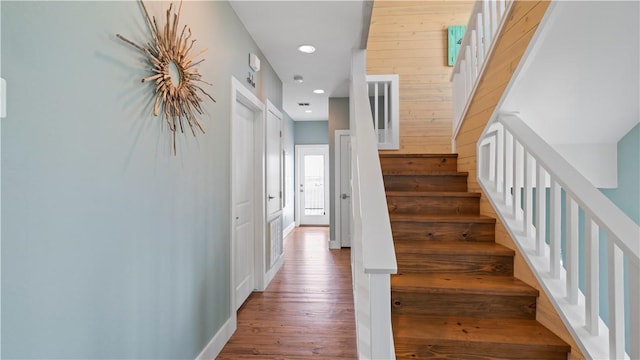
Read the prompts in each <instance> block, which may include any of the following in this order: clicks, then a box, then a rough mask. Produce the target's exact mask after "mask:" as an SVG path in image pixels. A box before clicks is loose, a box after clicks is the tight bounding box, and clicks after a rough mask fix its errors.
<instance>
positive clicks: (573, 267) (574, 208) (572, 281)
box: [565, 194, 578, 305]
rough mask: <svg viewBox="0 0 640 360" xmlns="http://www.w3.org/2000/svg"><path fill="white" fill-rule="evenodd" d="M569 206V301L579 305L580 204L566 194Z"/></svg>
mask: <svg viewBox="0 0 640 360" xmlns="http://www.w3.org/2000/svg"><path fill="white" fill-rule="evenodd" d="M565 201H566V204H567V225H566V227H567V254H566V260H567V266H566V268H565V270H566V271H567V301H568V302H569V304H571V305H575V304H577V303H578V204H576V202H575V201H573V199H572V198H571V196H570V195H569V194H566V196H565Z"/></svg>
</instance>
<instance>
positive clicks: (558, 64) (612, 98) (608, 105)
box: [501, 1, 640, 144]
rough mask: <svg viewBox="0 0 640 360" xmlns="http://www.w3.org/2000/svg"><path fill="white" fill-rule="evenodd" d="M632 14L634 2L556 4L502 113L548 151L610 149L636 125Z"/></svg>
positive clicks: (639, 46)
mask: <svg viewBox="0 0 640 360" xmlns="http://www.w3.org/2000/svg"><path fill="white" fill-rule="evenodd" d="M552 6H553V4H552ZM639 14H640V3H639V2H638V1H627V2H624V1H622V2H613V1H557V2H556V3H555V8H553V12H552V13H551V17H550V18H549V19H548V21H549V23H548V24H547V25H546V26H545V27H544V28H543V32H542V33H541V34H540V37H539V39H538V41H536V43H535V45H534V48H533V50H532V51H531V53H530V55H529V56H528V57H527V59H526V63H525V65H524V66H523V68H522V70H521V71H520V73H519V74H518V75H517V79H516V81H515V83H514V85H513V87H512V88H511V91H510V92H509V95H508V96H507V97H506V98H505V101H504V103H503V105H502V107H501V110H504V111H519V112H520V113H521V114H522V118H523V120H524V121H525V122H527V123H528V124H529V125H530V126H531V128H532V129H533V130H535V131H536V132H537V133H538V134H540V136H542V137H543V138H544V139H545V140H546V141H548V142H549V143H551V144H587V143H592V144H594V143H617V142H618V140H620V138H621V137H622V136H624V135H625V134H626V133H627V132H628V131H629V130H630V129H631V128H632V127H633V126H634V125H635V124H637V123H638V121H639V120H640V105H639V103H640V21H639V19H640V15H639Z"/></svg>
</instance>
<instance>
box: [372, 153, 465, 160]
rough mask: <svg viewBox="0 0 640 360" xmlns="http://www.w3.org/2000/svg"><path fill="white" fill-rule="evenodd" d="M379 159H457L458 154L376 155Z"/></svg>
mask: <svg viewBox="0 0 640 360" xmlns="http://www.w3.org/2000/svg"><path fill="white" fill-rule="evenodd" d="M378 155H379V156H380V157H381V158H453V159H457V158H458V154H393V153H378Z"/></svg>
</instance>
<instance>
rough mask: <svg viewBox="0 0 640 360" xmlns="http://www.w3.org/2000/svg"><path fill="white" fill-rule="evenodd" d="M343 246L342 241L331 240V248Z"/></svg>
mask: <svg viewBox="0 0 640 360" xmlns="http://www.w3.org/2000/svg"><path fill="white" fill-rule="evenodd" d="M341 247H342V246H341V245H340V241H337V240H333V239H331V240H329V249H340V248H341Z"/></svg>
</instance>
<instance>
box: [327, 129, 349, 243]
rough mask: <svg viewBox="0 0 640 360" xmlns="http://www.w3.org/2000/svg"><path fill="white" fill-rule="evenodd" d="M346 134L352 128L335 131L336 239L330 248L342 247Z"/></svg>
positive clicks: (334, 214)
mask: <svg viewBox="0 0 640 360" xmlns="http://www.w3.org/2000/svg"><path fill="white" fill-rule="evenodd" d="M344 135H351V130H336V131H335V138H334V141H333V156H334V162H333V164H334V165H333V169H334V175H335V179H334V180H335V187H334V189H335V194H334V199H335V202H334V204H335V206H334V207H333V208H334V211H333V216H334V217H333V223H334V224H335V230H334V233H335V239H334V240H333V241H331V242H329V248H330V249H340V248H341V247H342V233H341V232H340V230H341V229H342V218H341V217H340V216H341V215H342V214H341V207H340V204H341V202H340V200H341V199H340V196H341V193H342V192H341V191H340V184H341V181H340V180H341V175H342V174H341V173H342V171H341V166H340V165H341V162H342V161H341V151H340V137H341V136H344Z"/></svg>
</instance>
